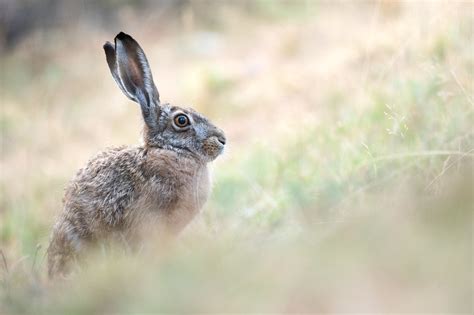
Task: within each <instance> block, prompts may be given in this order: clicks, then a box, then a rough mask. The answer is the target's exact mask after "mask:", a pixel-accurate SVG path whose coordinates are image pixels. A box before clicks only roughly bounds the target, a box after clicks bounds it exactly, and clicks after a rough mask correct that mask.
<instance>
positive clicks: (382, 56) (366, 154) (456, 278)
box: [0, 1, 474, 314]
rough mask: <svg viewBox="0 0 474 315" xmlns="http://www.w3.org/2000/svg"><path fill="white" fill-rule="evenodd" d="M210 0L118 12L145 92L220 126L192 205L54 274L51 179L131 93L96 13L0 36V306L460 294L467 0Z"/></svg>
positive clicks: (125, 111)
mask: <svg viewBox="0 0 474 315" xmlns="http://www.w3.org/2000/svg"><path fill="white" fill-rule="evenodd" d="M213 4H214V3H213V2H202V3H199V2H193V3H191V4H190V5H189V6H184V9H183V13H182V14H183V16H182V20H181V21H172V22H170V23H172V25H173V27H168V28H166V27H165V26H163V24H166V23H165V22H163V21H161V20H160V21H159V22H156V19H154V18H153V17H154V15H153V13H149V15H147V16H146V17H141V20H144V21H146V22H147V23H148V24H146V25H147V27H149V28H152V26H157V27H156V29H158V30H159V32H158V33H159V34H154V33H152V32H151V31H150V30H144V28H145V26H143V24H142V23H141V22H139V20H140V19H138V20H137V18H136V16H134V11H133V10H131V9H130V8H128V7H126V8H125V9H124V10H123V12H122V14H118V16H124V17H123V19H122V20H120V22H119V24H120V23H122V24H121V27H122V29H123V30H126V31H128V30H129V31H128V32H130V33H131V34H133V35H135V34H136V37H137V39H138V40H139V41H140V42H141V43H142V45H143V47H144V49H145V51H147V54H148V56H149V59H150V62H151V64H152V68H153V69H154V77H155V80H156V81H157V85H158V88H159V89H160V93H161V95H162V96H163V97H164V100H170V101H172V102H174V103H177V104H183V103H184V105H189V104H192V105H193V107H195V108H197V109H198V110H200V111H202V112H204V113H205V114H206V115H208V116H210V117H211V118H212V119H213V120H214V121H215V122H216V124H217V125H219V126H220V127H222V128H223V129H224V130H225V131H226V133H227V134H228V138H229V144H230V147H229V150H228V151H227V152H226V153H225V155H224V156H223V157H222V158H219V159H218V160H217V161H216V162H215V163H214V166H213V169H214V173H215V174H214V175H215V176H214V190H213V193H212V196H211V199H210V200H209V202H208V203H207V205H206V207H205V209H204V212H203V214H202V216H201V217H200V218H198V219H197V220H196V222H194V223H193V224H192V225H191V226H190V227H189V229H187V230H186V231H185V232H184V233H183V235H182V236H181V237H180V239H179V240H177V241H175V242H172V243H171V244H167V243H163V241H161V240H150V243H151V244H149V246H150V248H148V249H146V250H143V251H142V252H140V253H138V254H137V253H129V252H127V251H126V250H125V249H122V248H114V247H113V246H112V247H111V248H106V249H103V250H102V251H99V252H98V253H91V257H89V258H88V259H86V261H88V263H86V264H85V265H84V266H82V267H81V270H80V271H78V272H79V274H78V275H76V276H75V277H73V279H72V280H71V281H66V282H64V283H56V284H52V283H48V282H47V281H46V279H45V261H44V252H45V248H46V246H47V238H48V235H49V232H50V228H51V225H52V223H53V221H54V216H55V215H56V214H57V213H58V212H59V210H60V200H61V195H62V188H63V187H64V185H65V183H66V182H67V180H69V178H70V177H71V176H72V174H73V173H74V172H75V170H76V169H77V168H79V167H80V166H82V164H83V163H84V162H85V161H86V160H87V158H88V157H90V156H91V155H92V154H94V152H97V151H98V150H100V149H101V148H104V147H106V146H109V145H119V144H124V143H130V144H132V143H136V142H137V139H138V137H139V132H138V131H139V130H140V125H141V122H140V117H139V112H138V110H137V108H136V106H134V104H131V103H129V102H128V101H127V100H126V99H125V98H124V97H123V96H122V95H121V94H120V91H119V90H118V89H117V88H116V87H115V86H114V83H113V81H112V80H111V78H110V77H109V76H110V75H109V73H108V70H107V69H106V66H105V62H104V60H103V59H104V58H103V55H102V54H103V53H102V51H101V48H100V45H101V44H102V42H103V41H104V40H110V39H111V38H112V37H113V35H114V34H113V33H114V32H112V33H110V34H109V33H106V32H105V31H103V30H99V29H98V30H96V31H95V32H92V33H91V32H90V27H89V28H86V29H84V28H80V27H79V28H78V29H68V28H66V29H65V30H64V34H62V33H61V32H58V31H57V30H48V32H44V33H43V32H41V31H40V32H38V33H33V34H32V35H31V36H30V37H29V38H26V39H25V40H24V41H23V42H21V43H19V45H18V47H17V48H16V49H15V50H14V51H12V52H10V53H8V54H5V55H2V56H1V60H0V62H1V65H2V75H0V83H1V84H0V87H1V90H0V99H1V102H2V104H1V105H2V106H1V107H2V113H1V117H0V124H1V126H0V127H1V130H2V132H1V133H2V150H1V171H2V176H1V183H0V185H1V187H0V188H1V195H0V249H1V250H2V252H1V254H2V257H0V266H1V268H0V270H1V272H2V273H1V278H0V279H1V283H0V285H1V287H0V312H3V313H44V314H66V313H67V314H69V313H72V314H82V313H96V314H101V313H133V312H143V313H156V312H161V313H164V312H223V311H225V312H315V311H317V312H449V313H456V312H465V313H468V312H472V301H473V291H472V281H471V280H472V277H473V275H472V210H473V209H472V208H473V204H474V200H473V192H474V191H473V156H474V133H473V129H472V125H473V121H474V119H473V94H474V93H473V92H474V84H473V81H472V74H473V73H474V47H473V45H474V44H473V43H474V41H473V39H474V34H473V29H474V28H473V27H474V21H473V16H472V14H470V13H469V12H470V11H469V10H471V12H472V4H469V3H467V4H463V3H457V4H455V5H452V4H450V3H447V2H446V3H400V4H399V5H394V4H393V3H390V2H387V3H386V2H376V3H365V4H361V5H355V4H347V3H343V4H334V5H330V4H323V3H316V2H312V1H296V2H285V1H281V2H273V1H257V2H255V3H253V4H252V5H251V9H252V10H251V11H252V14H249V11H245V10H243V11H242V10H233V9H234V7H233V6H232V5H222V4H220V5H219V9H218V10H219V12H220V14H219V15H218V21H217V20H216V21H217V22H216V21H214V22H212V20H211V22H209V21H208V20H206V21H203V20H202V16H201V15H199V14H197V13H195V12H198V11H199V10H204V11H209V10H210V9H211V8H212V7H213ZM255 8H258V10H257V9H255ZM247 10H248V9H247ZM119 13H120V12H119ZM135 14H137V13H135ZM140 14H141V13H140ZM303 17H304V18H303ZM216 19H217V18H216ZM160 23H162V24H160ZM180 23H182V24H180ZM159 26H163V27H159ZM83 35H87V36H83ZM76 38H81V41H80V42H78V41H77V40H76ZM100 65H102V66H100ZM38 246H40V247H38ZM3 258H5V264H4V263H3Z"/></svg>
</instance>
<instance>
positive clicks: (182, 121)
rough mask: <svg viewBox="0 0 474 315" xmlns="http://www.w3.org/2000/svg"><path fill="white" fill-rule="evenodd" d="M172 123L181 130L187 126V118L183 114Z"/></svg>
mask: <svg viewBox="0 0 474 315" xmlns="http://www.w3.org/2000/svg"><path fill="white" fill-rule="evenodd" d="M174 123H175V124H176V126H178V127H180V128H183V127H186V126H187V125H189V118H188V116H186V115H184V114H180V115H177V116H176V117H175V118H174Z"/></svg>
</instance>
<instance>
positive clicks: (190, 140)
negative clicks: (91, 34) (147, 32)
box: [48, 33, 225, 276]
mask: <svg viewBox="0 0 474 315" xmlns="http://www.w3.org/2000/svg"><path fill="white" fill-rule="evenodd" d="M115 43H116V44H115V47H112V46H111V44H110V43H107V44H106V45H105V46H104V48H105V50H106V56H107V61H108V62H109V67H110V70H111V72H112V75H113V76H114V79H115V80H116V81H117V84H118V85H119V87H120V88H121V89H122V91H124V93H125V94H126V95H127V96H128V97H130V98H131V99H133V100H135V101H137V102H138V103H139V104H140V106H141V108H142V114H143V117H144V120H145V130H144V145H143V146H138V147H119V148H111V149H108V150H106V151H103V152H101V153H99V154H98V155H97V156H95V157H94V158H92V159H91V160H90V161H89V162H88V163H87V165H86V166H85V167H84V168H82V169H80V170H79V172H78V173H77V174H76V176H75V177H74V178H73V180H72V181H71V183H70V184H69V186H68V187H67V189H66V193H65V196H64V209H63V212H62V213H61V215H60V216H59V218H58V220H57V222H56V224H55V226H54V229H53V234H52V238H51V242H50V245H49V248H48V270H49V274H50V276H54V275H56V274H58V273H59V274H65V273H66V272H67V271H68V267H69V266H70V262H71V260H73V259H74V258H76V257H77V256H78V255H79V253H80V252H81V250H83V248H85V247H87V246H88V245H89V244H93V243H95V242H97V241H100V240H104V239H107V238H109V237H111V236H112V235H114V234H119V235H121V236H122V237H124V238H125V239H126V240H127V242H128V241H129V242H136V240H137V239H138V240H140V239H142V238H143V237H144V236H143V235H141V233H142V231H143V229H142V227H143V226H145V225H148V226H150V225H152V226H156V229H162V230H163V231H164V232H165V233H172V234H175V233H177V232H179V231H180V230H182V229H183V228H184V227H185V226H186V225H187V224H188V223H189V222H190V221H191V220H192V219H193V217H194V216H195V215H196V214H197V213H198V212H199V210H200V209H201V208H202V206H203V205H204V203H205V201H206V199H207V197H208V195H209V190H210V180H209V175H208V169H207V163H208V162H210V161H212V160H213V159H215V158H216V157H217V156H218V155H219V154H220V153H221V152H222V149H223V146H224V144H225V137H224V134H223V132H222V131H221V130H220V129H218V128H216V127H215V126H213V125H212V124H211V123H210V122H209V121H208V120H207V119H206V118H205V117H203V116H202V115H200V114H199V113H197V112H195V111H194V110H192V109H183V108H180V107H177V106H170V105H167V104H164V105H162V104H160V102H159V95H158V92H157V90H156V87H155V86H154V83H153V79H152V77H151V72H150V71H149V69H148V63H147V61H146V57H145V55H144V53H143V51H142V50H141V48H140V46H138V43H136V42H135V41H134V40H133V39H132V38H131V37H130V36H128V35H126V34H123V33H120V34H119V35H117V37H116V39H115ZM107 45H110V46H107ZM123 47H125V48H123ZM121 49H122V50H121ZM137 56H138V57H137ZM124 58H125V60H124ZM147 93H148V96H147V97H143V95H142V94H147ZM182 114H185V115H186V117H188V119H189V121H190V124H189V126H186V127H185V128H180V127H178V126H177V125H176V122H174V119H175V118H176V117H177V116H179V115H182Z"/></svg>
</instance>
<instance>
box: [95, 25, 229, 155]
mask: <svg viewBox="0 0 474 315" xmlns="http://www.w3.org/2000/svg"><path fill="white" fill-rule="evenodd" d="M104 50H105V55H106V58H107V63H108V65H109V68H110V72H111V73H112V76H113V77H114V79H115V82H117V84H118V86H119V88H120V89H121V90H122V92H123V93H124V94H125V95H126V96H127V97H128V98H130V99H131V100H132V101H135V102H137V103H138V104H140V107H141V110H142V115H143V119H144V121H145V132H144V137H145V145H146V146H147V147H148V148H152V147H155V148H163V149H168V150H173V151H176V152H179V153H183V154H189V155H192V156H194V157H195V158H198V159H200V160H202V161H206V162H209V161H212V160H214V159H215V158H216V157H217V156H218V155H219V154H221V153H222V151H223V149H224V145H225V142H226V140H225V136H224V133H223V132H222V130H220V129H219V128H217V127H216V126H214V125H213V124H212V123H211V122H210V121H209V120H208V119H207V118H206V117H204V116H203V115H201V114H199V113H198V112H196V111H194V110H193V109H189V108H181V107H178V106H171V105H169V104H161V103H160V95H159V93H158V90H157V88H156V86H155V84H154V83H153V76H152V74H151V70H150V66H149V65H148V61H147V58H146V57H145V53H144V52H143V50H142V49H141V47H140V45H138V43H137V42H136V41H135V40H134V39H133V38H132V37H131V36H129V35H127V34H125V33H119V34H118V35H117V36H116V37H115V45H113V44H112V43H110V42H107V43H105V45H104Z"/></svg>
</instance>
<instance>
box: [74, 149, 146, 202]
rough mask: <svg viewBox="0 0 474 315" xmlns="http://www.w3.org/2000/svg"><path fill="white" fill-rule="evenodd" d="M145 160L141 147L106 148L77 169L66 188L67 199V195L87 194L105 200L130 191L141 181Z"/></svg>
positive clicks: (128, 193) (89, 196) (98, 199)
mask: <svg viewBox="0 0 474 315" xmlns="http://www.w3.org/2000/svg"><path fill="white" fill-rule="evenodd" d="M142 163H143V153H142V149H141V148H139V147H135V148H134V147H115V148H109V149H106V150H104V151H102V152H100V153H99V154H97V155H96V156H94V157H93V158H91V159H90V160H89V161H88V162H87V164H86V165H85V166H84V167H83V168H81V169H80V170H79V171H78V172H77V174H76V175H75V176H74V178H73V179H72V180H71V182H70V184H69V186H68V187H67V189H66V199H67V198H68V196H71V197H72V196H76V197H77V196H82V197H84V196H87V197H88V199H89V198H95V199H96V200H97V201H98V202H99V201H101V202H104V201H105V200H109V201H111V199H114V198H116V197H117V198H119V197H120V195H130V193H131V192H132V191H133V190H134V188H135V187H136V186H137V184H138V183H139V182H140V181H142V178H141V177H142V176H141V164H142ZM76 199H77V198H76ZM89 201H90V200H89Z"/></svg>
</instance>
